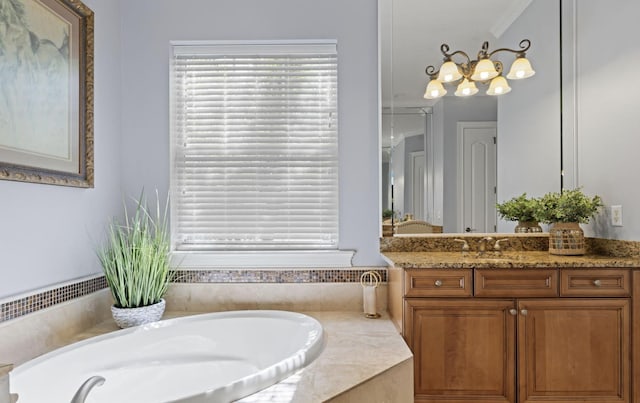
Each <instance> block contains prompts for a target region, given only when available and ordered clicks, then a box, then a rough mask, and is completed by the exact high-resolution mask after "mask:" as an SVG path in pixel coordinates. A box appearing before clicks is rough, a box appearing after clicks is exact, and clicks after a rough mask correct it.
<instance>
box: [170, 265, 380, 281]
mask: <svg viewBox="0 0 640 403" xmlns="http://www.w3.org/2000/svg"><path fill="white" fill-rule="evenodd" d="M371 270H373V271H377V272H378V273H379V274H380V276H381V277H382V282H383V283H384V282H386V281H387V269H386V268H385V267H367V268H360V269H284V270H260V269H251V270H247V269H228V270H224V269H222V270H221V269H215V270H212V269H204V270H177V271H175V272H174V273H175V278H174V279H173V282H174V283H359V282H360V276H362V274H363V273H365V272H367V271H371Z"/></svg>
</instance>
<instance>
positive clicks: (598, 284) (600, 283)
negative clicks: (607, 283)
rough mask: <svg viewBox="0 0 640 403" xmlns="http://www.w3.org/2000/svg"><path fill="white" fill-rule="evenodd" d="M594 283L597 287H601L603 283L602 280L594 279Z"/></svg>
mask: <svg viewBox="0 0 640 403" xmlns="http://www.w3.org/2000/svg"><path fill="white" fill-rule="evenodd" d="M593 285H595V286H596V287H600V286H601V285H602V281H600V280H593Z"/></svg>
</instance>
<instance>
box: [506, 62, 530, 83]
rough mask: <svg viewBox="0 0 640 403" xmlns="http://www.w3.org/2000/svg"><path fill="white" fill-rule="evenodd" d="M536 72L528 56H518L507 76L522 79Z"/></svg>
mask: <svg viewBox="0 0 640 403" xmlns="http://www.w3.org/2000/svg"><path fill="white" fill-rule="evenodd" d="M534 74H536V72H535V71H534V70H533V68H531V63H530V62H529V60H527V58H526V57H519V58H517V59H516V60H515V61H514V62H513V64H512V65H511V69H510V70H509V74H507V78H508V79H509V80H520V79H523V78H527V77H531V76H532V75H534Z"/></svg>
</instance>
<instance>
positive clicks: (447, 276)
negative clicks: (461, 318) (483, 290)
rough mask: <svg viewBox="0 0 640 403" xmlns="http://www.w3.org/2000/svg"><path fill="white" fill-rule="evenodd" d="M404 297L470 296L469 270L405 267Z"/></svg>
mask: <svg viewBox="0 0 640 403" xmlns="http://www.w3.org/2000/svg"><path fill="white" fill-rule="evenodd" d="M404 290H405V294H404V295H405V297H434V296H435V297H470V296H471V293H472V289H471V270H470V269H469V270H456V269H444V270H435V269H407V270H406V271H405V274H404Z"/></svg>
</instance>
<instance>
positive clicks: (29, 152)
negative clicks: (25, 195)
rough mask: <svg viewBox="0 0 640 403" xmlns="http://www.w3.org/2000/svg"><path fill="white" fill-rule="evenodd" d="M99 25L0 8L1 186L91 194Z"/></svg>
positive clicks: (34, 5)
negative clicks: (61, 188)
mask: <svg viewBox="0 0 640 403" xmlns="http://www.w3.org/2000/svg"><path fill="white" fill-rule="evenodd" d="M93 17H94V16H93V11H91V10H90V9H89V8H88V7H87V6H85V5H84V4H83V3H82V2H80V1H78V0H0V179H6V180H14V181H23V182H34V183H45V184H51V185H63V186H76V187H93V176H94V175H93Z"/></svg>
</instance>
